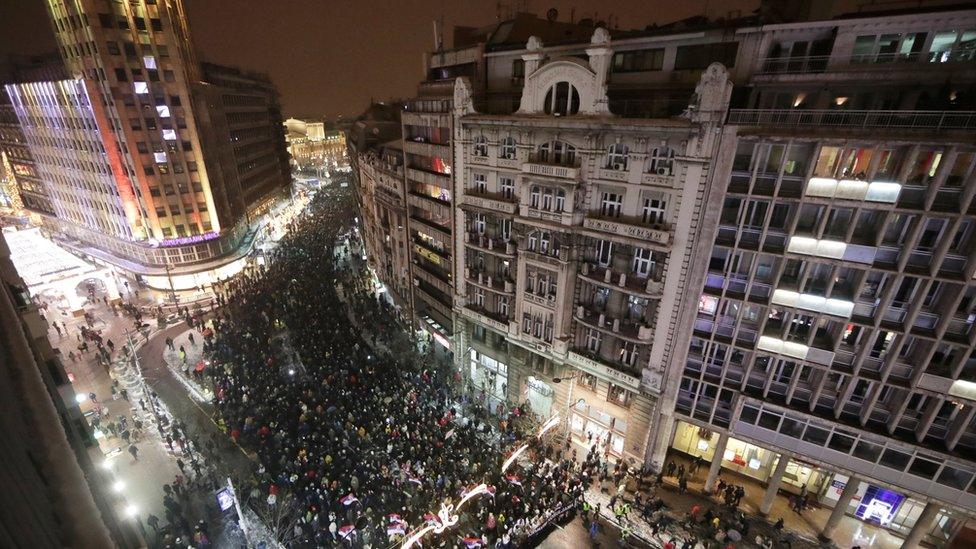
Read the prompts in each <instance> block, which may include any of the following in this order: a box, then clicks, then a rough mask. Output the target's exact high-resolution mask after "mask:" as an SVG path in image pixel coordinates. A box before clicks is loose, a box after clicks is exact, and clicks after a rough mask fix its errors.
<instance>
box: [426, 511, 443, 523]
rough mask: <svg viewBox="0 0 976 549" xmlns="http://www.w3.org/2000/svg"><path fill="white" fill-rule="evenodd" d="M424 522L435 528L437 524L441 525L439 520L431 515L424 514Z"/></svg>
mask: <svg viewBox="0 0 976 549" xmlns="http://www.w3.org/2000/svg"><path fill="white" fill-rule="evenodd" d="M424 522H425V523H427V524H433V525H435V526H436V525H438V524H440V523H441V519H439V518H437V515H433V514H431V513H426V514H425V515H424Z"/></svg>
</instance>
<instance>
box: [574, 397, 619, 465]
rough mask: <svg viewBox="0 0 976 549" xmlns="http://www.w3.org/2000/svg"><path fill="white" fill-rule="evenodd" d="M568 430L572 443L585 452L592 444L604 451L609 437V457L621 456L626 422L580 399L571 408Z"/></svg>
mask: <svg viewBox="0 0 976 549" xmlns="http://www.w3.org/2000/svg"><path fill="white" fill-rule="evenodd" d="M570 428H571V429H572V432H573V441H574V442H576V443H577V444H578V445H580V446H583V447H585V448H586V449H587V450H589V448H590V446H592V445H593V444H594V443H599V444H598V445H597V448H598V449H599V450H601V451H605V449H606V442H607V440H608V437H609V441H610V455H612V456H613V457H616V458H619V457H620V456H621V455H623V452H624V442H625V440H626V438H627V420H625V419H622V418H619V417H616V416H614V415H611V414H609V413H607V412H606V411H604V410H601V409H600V408H599V407H597V406H595V405H591V404H589V403H587V402H586V400H585V399H580V400H578V401H577V402H576V405H575V406H573V412H572V415H571V416H570ZM591 435H592V436H591Z"/></svg>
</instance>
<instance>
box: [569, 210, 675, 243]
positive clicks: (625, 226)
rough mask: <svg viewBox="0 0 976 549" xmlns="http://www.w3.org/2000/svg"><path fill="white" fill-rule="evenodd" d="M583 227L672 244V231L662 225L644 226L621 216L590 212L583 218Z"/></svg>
mask: <svg viewBox="0 0 976 549" xmlns="http://www.w3.org/2000/svg"><path fill="white" fill-rule="evenodd" d="M583 227H584V228H587V229H592V230H594V231H600V232H604V233H610V234H615V235H619V236H626V237H629V238H636V239H638V240H643V241H646V242H653V243H654V244H659V245H661V246H668V245H669V244H671V233H670V232H669V231H667V230H665V229H664V227H663V226H661V225H653V226H643V225H635V224H632V223H626V222H624V221H621V220H620V219H619V218H612V219H607V218H604V217H600V216H597V215H594V214H590V215H588V216H587V217H586V219H584V220H583Z"/></svg>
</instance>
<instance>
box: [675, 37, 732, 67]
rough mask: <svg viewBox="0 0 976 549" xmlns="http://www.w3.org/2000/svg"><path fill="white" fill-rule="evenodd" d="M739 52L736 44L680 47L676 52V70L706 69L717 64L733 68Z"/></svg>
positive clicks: (719, 43) (720, 43)
mask: <svg viewBox="0 0 976 549" xmlns="http://www.w3.org/2000/svg"><path fill="white" fill-rule="evenodd" d="M738 50H739V44H738V43H736V42H717V43H714V44H696V45H692V46H679V47H678V50H677V52H675V58H674V68H675V70H687V69H704V68H706V67H708V66H709V65H710V64H712V63H715V62H718V63H721V64H723V65H725V66H726V67H729V68H732V67H734V66H735V56H736V53H738Z"/></svg>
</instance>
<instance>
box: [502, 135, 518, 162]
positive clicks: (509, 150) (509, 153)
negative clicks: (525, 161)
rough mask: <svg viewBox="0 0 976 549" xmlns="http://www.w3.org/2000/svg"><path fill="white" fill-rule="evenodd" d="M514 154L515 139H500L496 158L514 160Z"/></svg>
mask: <svg viewBox="0 0 976 549" xmlns="http://www.w3.org/2000/svg"><path fill="white" fill-rule="evenodd" d="M515 152H516V143H515V138H514V137H506V138H505V139H502V142H501V145H500V146H499V147H498V156H499V157H500V158H505V159H508V160H514V159H515Z"/></svg>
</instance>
